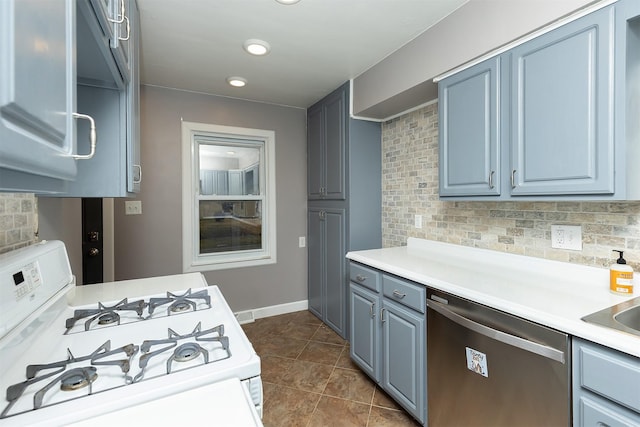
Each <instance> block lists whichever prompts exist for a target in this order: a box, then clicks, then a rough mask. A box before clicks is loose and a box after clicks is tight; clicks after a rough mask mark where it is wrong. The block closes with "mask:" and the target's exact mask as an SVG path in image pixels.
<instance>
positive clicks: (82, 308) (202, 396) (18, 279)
mask: <svg viewBox="0 0 640 427" xmlns="http://www.w3.org/2000/svg"><path fill="white" fill-rule="evenodd" d="M124 295H127V297H126V298H125V297H124ZM0 337H1V338H0V361H1V362H0V363H1V365H2V367H1V369H2V371H1V372H2V376H1V378H0V390H1V391H3V392H4V393H5V398H6V402H4V405H0V426H5V425H7V426H9V425H39V424H42V425H45V424H46V425H48V426H50V425H67V424H73V423H82V422H83V420H87V421H88V420H91V422H92V423H93V422H95V420H99V419H104V420H105V421H106V420H108V419H109V417H110V416H116V417H121V416H125V415H126V416H133V417H135V416H142V414H146V415H145V416H146V417H151V418H153V417H156V418H158V417H159V418H160V419H161V420H165V421H166V417H167V416H168V415H167V414H168V413H169V412H170V410H169V407H172V406H176V408H175V409H176V410H177V411H182V412H185V413H189V414H190V415H189V414H187V415H185V416H183V417H182V418H180V419H181V420H193V421H195V420H202V421H207V418H202V417H206V416H207V415H210V420H211V422H217V423H221V422H222V424H224V425H242V426H244V425H262V424H261V422H260V417H259V414H261V411H262V382H261V379H260V359H259V357H258V356H257V355H256V353H255V351H254V350H253V347H252V346H251V343H250V342H249V341H248V339H247V337H246V335H245V334H244V332H243V331H242V329H241V328H240V325H239V324H238V322H237V320H236V319H235V317H234V315H233V313H232V312H231V309H230V308H229V306H228V305H227V303H226V301H225V300H224V298H223V296H222V294H221V293H220V290H219V288H218V287H217V286H208V285H207V283H206V281H205V279H204V277H203V276H202V275H201V274H199V273H193V274H182V275H175V276H164V277H157V278H149V279H139V280H129V281H121V282H113V283H109V284H101V285H90V286H82V287H77V288H76V286H75V283H74V278H73V275H72V273H71V269H70V267H69V261H68V258H67V254H66V250H65V248H64V245H63V244H62V243H61V242H55V241H53V242H46V243H40V244H37V245H33V246H31V247H28V248H25V249H21V250H18V251H14V252H12V253H9V254H3V255H0ZM216 393H217V395H218V397H216ZM234 395H237V396H241V397H242V398H241V399H240V400H235V401H232V402H230V401H229V399H230V398H231V396H234ZM185 396H190V399H191V400H186V397H185ZM193 399H195V401H194V400H193ZM186 402H191V403H189V404H186ZM216 405H220V406H222V408H221V409H224V411H222V412H226V413H231V414H232V417H231V418H230V421H229V423H232V424H227V423H225V422H224V421H223V420H221V418H220V417H221V416H226V415H224V414H222V415H221V414H220V413H219V412H215V411H214V410H215V407H216ZM230 405H231V407H230ZM154 408H155V409H154ZM197 408H199V409H197ZM159 409H160V411H159ZM136 411H137V412H136ZM136 414H138V415H136ZM214 414H216V415H214ZM146 421H149V419H148V418H147V419H146Z"/></svg>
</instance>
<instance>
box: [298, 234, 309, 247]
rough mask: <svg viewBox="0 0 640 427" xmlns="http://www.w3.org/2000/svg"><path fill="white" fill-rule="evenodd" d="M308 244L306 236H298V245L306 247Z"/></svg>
mask: <svg viewBox="0 0 640 427" xmlns="http://www.w3.org/2000/svg"><path fill="white" fill-rule="evenodd" d="M306 244H307V242H306V239H305V238H304V236H300V237H298V247H300V248H304V247H305V246H306Z"/></svg>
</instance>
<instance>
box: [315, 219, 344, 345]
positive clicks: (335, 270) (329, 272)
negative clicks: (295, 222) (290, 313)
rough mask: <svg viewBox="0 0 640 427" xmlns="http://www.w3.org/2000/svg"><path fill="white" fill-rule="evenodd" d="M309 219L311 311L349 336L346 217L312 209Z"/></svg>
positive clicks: (338, 331)
mask: <svg viewBox="0 0 640 427" xmlns="http://www.w3.org/2000/svg"><path fill="white" fill-rule="evenodd" d="M307 213H308V217H307V227H308V256H309V259H313V260H314V262H312V263H311V262H310V263H309V282H308V297H309V310H310V311H311V312H312V313H313V314H315V315H316V316H318V317H319V318H320V319H322V321H323V322H324V323H326V324H327V325H328V326H329V327H331V328H332V329H333V330H334V331H336V332H337V333H338V334H339V335H340V336H342V337H344V336H346V332H347V331H346V328H347V301H346V297H347V293H346V289H345V285H346V283H345V277H346V274H345V269H346V261H345V258H344V255H345V253H346V249H345V248H346V246H345V241H346V233H345V227H346V223H345V221H346V219H345V218H346V215H345V210H344V209H340V208H330V207H317V206H309V208H308V210H307Z"/></svg>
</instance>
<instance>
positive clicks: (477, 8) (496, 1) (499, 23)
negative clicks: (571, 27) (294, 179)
mask: <svg viewBox="0 0 640 427" xmlns="http://www.w3.org/2000/svg"><path fill="white" fill-rule="evenodd" d="M590 3H594V1H593V0H536V1H530V0H529V1H525V0H470V1H469V2H468V3H466V4H465V5H463V6H462V7H460V8H459V9H457V10H456V11H455V12H453V13H452V14H451V15H449V16H447V17H446V18H445V19H443V20H442V21H440V22H439V23H437V24H436V25H434V26H433V27H431V28H429V29H428V30H427V31H425V32H424V33H422V34H421V35H420V36H418V37H416V38H415V39H414V40H412V41H411V42H409V43H407V44H406V45H404V46H403V47H402V48H400V49H398V50H397V51H395V52H394V53H392V54H391V55H389V56H388V57H386V58H385V59H384V60H382V61H380V62H379V63H378V64H376V65H374V66H373V67H371V68H370V69H369V70H367V71H366V72H364V73H362V74H361V75H360V76H358V77H357V78H355V79H354V87H353V112H354V114H355V115H361V116H365V117H373V118H378V119H383V118H387V117H390V116H392V115H395V114H397V113H400V112H402V111H406V110H407V109H409V108H412V107H414V106H416V105H420V104H421V103H424V102H427V101H430V100H433V99H436V98H437V97H438V93H437V87H436V85H435V84H433V83H432V82H431V80H432V79H433V78H434V77H436V76H437V75H439V74H441V73H444V72H445V71H448V70H450V69H452V68H455V67H457V66H460V65H462V64H464V63H465V62H468V61H470V60H472V59H474V58H475V57H478V56H480V55H483V54H485V53H487V52H488V51H491V50H493V49H496V48H497V47H499V46H501V45H503V44H505V43H508V42H510V41H513V40H514V39H517V38H519V37H521V36H523V35H525V34H527V33H529V32H531V31H533V30H535V29H537V28H539V27H542V26H544V25H546V24H548V23H550V22H553V21H555V20H556V19H558V18H559V17H561V16H564V15H567V14H569V13H571V12H573V11H574V10H576V9H579V8H581V7H583V6H585V5H587V4H590Z"/></svg>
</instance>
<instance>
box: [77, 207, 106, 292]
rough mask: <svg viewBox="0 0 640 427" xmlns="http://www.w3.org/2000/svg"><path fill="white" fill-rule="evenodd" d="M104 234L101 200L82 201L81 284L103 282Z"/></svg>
mask: <svg viewBox="0 0 640 427" xmlns="http://www.w3.org/2000/svg"><path fill="white" fill-rule="evenodd" d="M103 239H104V232H103V211H102V199H101V198H83V199H82V284H83V285H90V284H94V283H102V282H103V281H104V256H103V252H104V245H103Z"/></svg>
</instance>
